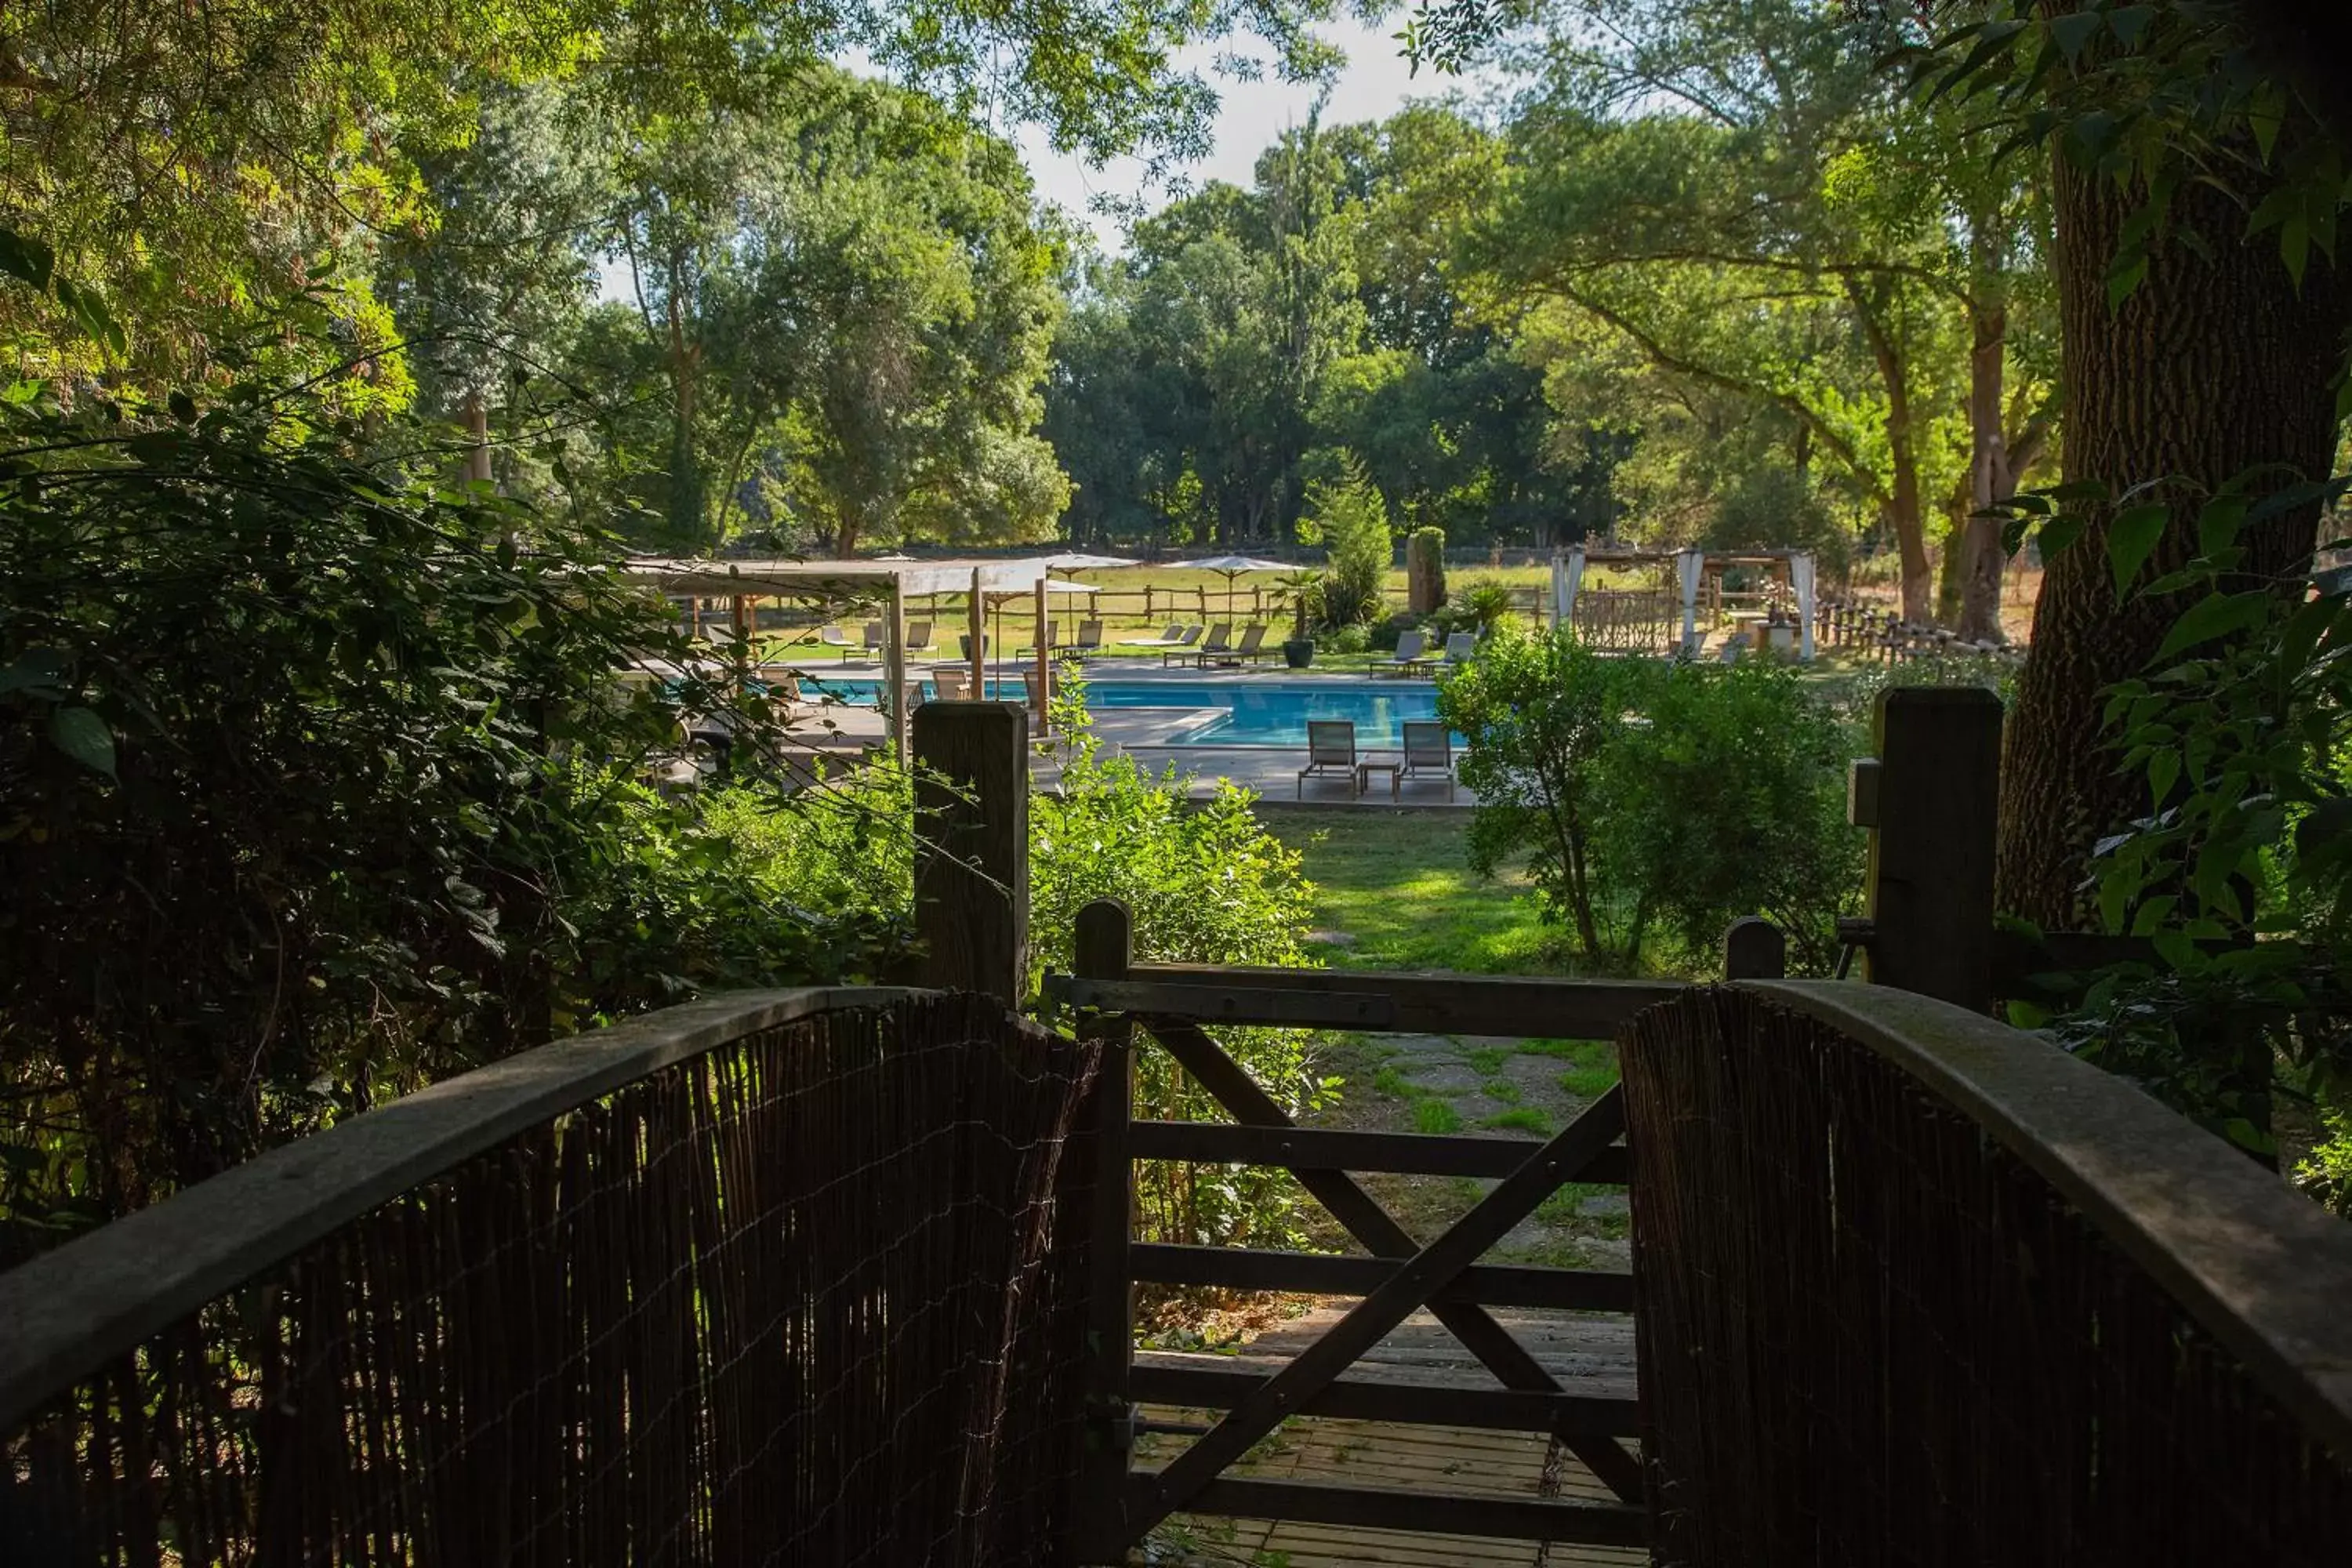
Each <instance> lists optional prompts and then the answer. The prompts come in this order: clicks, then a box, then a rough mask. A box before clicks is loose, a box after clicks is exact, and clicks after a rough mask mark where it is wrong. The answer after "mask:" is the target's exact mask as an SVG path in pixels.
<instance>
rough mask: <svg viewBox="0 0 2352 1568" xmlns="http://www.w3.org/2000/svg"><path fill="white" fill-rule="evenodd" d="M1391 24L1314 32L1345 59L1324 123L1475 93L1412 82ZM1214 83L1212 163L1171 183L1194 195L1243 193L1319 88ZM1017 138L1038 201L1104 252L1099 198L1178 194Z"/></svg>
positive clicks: (1309, 108) (1111, 240)
mask: <svg viewBox="0 0 2352 1568" xmlns="http://www.w3.org/2000/svg"><path fill="white" fill-rule="evenodd" d="M1397 26H1398V23H1397V21H1396V20H1395V19H1393V18H1391V20H1389V21H1385V22H1374V23H1364V22H1360V21H1357V20H1355V19H1354V18H1352V17H1349V18H1347V19H1345V20H1340V21H1333V22H1330V23H1327V24H1325V25H1324V26H1320V27H1318V28H1317V29H1316V31H1317V32H1318V34H1319V35H1320V36H1321V37H1324V38H1325V39H1327V40H1328V41H1329V42H1330V43H1332V44H1334V45H1337V46H1338V47H1339V48H1341V49H1343V50H1345V51H1346V52H1347V56H1348V65H1347V68H1346V69H1345V70H1344V71H1342V72H1341V73H1340V75H1339V79H1337V80H1336V81H1335V82H1333V83H1332V84H1331V86H1330V89H1329V90H1330V94H1331V96H1330V100H1329V101H1328V103H1327V104H1326V105H1325V106H1324V110H1323V122H1324V123H1325V124H1327V125H1349V124H1354V123H1356V122H1358V121H1365V120H1385V119H1387V118H1388V117H1389V116H1390V115H1391V114H1393V113H1395V112H1396V111H1397V110H1399V109H1401V108H1402V107H1403V106H1404V105H1405V103H1406V102H1407V101H1409V100H1412V99H1416V98H1442V97H1444V96H1445V95H1446V94H1447V93H1448V92H1450V91H1454V90H1456V89H1465V88H1470V87H1473V86H1475V84H1474V83H1470V82H1465V81H1464V80H1463V79H1460V78H1454V77H1444V76H1439V75H1436V74H1434V73H1433V72H1428V71H1424V72H1423V74H1422V75H1421V76H1420V77H1419V78H1418V79H1416V78H1414V77H1413V75H1412V68H1410V67H1409V66H1408V65H1407V64H1406V63H1405V59H1404V57H1403V55H1402V53H1400V52H1399V46H1398V44H1397V41H1396V38H1395V37H1394V34H1395V32H1396V30H1397ZM1182 58H1184V61H1185V63H1186V64H1187V65H1189V66H1192V67H1195V68H1200V67H1202V66H1204V65H1205V64H1206V62H1207V60H1208V59H1209V58H1211V54H1210V52H1209V51H1205V50H1203V51H1199V52H1197V53H1193V54H1191V55H1189V56H1187V57H1182ZM1213 81H1214V85H1215V86H1216V89H1217V93H1218V98H1219V103H1218V110H1217V120H1216V127H1215V132H1214V134H1215V137H1216V147H1215V150H1214V151H1213V152H1212V153H1210V154H1209V156H1208V157H1206V158H1204V159H1202V160H1201V161H1199V162H1197V163H1189V164H1186V165H1184V166H1183V167H1182V169H1181V170H1180V171H1179V172H1178V174H1177V176H1176V177H1177V178H1179V179H1181V180H1183V181H1187V182H1189V183H1190V184H1192V186H1194V187H1196V188H1197V187H1198V186H1200V185H1202V184H1207V183H1208V182H1209V181H1211V180H1223V181H1225V182H1227V183H1228V184H1236V185H1242V186H1247V185H1248V184H1250V182H1251V179H1252V172H1253V171H1254V170H1255V167H1256V165H1257V157H1258V154H1259V153H1262V152H1264V151H1265V149H1266V148H1267V147H1268V146H1270V145H1271V144H1272V143H1273V142H1274V141H1275V139H1276V138H1277V137H1278V136H1280V135H1281V134H1282V133H1283V132H1285V131H1286V130H1288V129H1289V128H1290V127H1292V126H1294V125H1301V124H1304V123H1306V121H1307V115H1308V114H1310V113H1311V112H1313V110H1314V108H1315V100H1316V97H1317V95H1318V93H1319V92H1321V91H1322V90H1323V89H1322V88H1321V87H1319V86H1318V85H1317V84H1314V83H1301V82H1284V81H1277V80H1276V79H1274V78H1273V77H1272V76H1271V75H1268V76H1266V77H1265V78H1263V79H1260V80H1257V81H1232V80H1225V79H1213ZM1013 140H1014V142H1017V143H1018V144H1019V146H1020V148H1021V152H1022V156H1023V157H1024V158H1025V159H1026V160H1027V161H1028V164H1029V173H1030V174H1031V176H1032V177H1033V178H1034V180H1035V181H1036V184H1037V195H1038V196H1039V198H1040V199H1042V200H1045V201H1049V202H1053V203H1055V204H1056V205H1059V206H1061V207H1063V208H1064V209H1065V210H1066V211H1067V212H1068V213H1069V214H1070V215H1071V216H1074V217H1076V218H1079V219H1081V220H1083V221H1085V222H1087V223H1088V224H1089V225H1091V226H1093V228H1094V230H1095V233H1096V235H1097V237H1099V238H1100V240H1101V241H1102V244H1103V247H1104V248H1105V249H1106V250H1113V251H1116V250H1118V249H1120V248H1122V244H1121V236H1120V233H1119V223H1118V219H1117V218H1115V217H1105V216H1098V215H1097V214H1095V213H1093V212H1091V211H1090V210H1089V203H1090V201H1091V199H1092V198H1093V197H1094V196H1095V195H1098V194H1103V193H1108V194H1109V195H1113V196H1118V197H1123V198H1131V197H1138V196H1139V197H1141V198H1142V199H1143V201H1144V204H1145V205H1146V207H1147V208H1148V209H1150V210H1157V209H1158V208H1160V207H1161V206H1164V205H1167V203H1168V201H1169V199H1170V197H1171V195H1174V194H1176V193H1173V192H1171V190H1169V189H1168V188H1167V187H1166V186H1165V185H1162V186H1160V187H1157V188H1150V189H1147V188H1146V187H1145V184H1144V175H1143V167H1142V164H1141V163H1140V161H1139V160H1137V159H1133V158H1120V159H1114V160H1112V162H1111V163H1108V164H1107V165H1105V166H1104V167H1103V168H1100V169H1088V168H1087V166H1086V165H1085V163H1083V162H1082V161H1081V160H1079V159H1077V158H1076V157H1071V156H1066V155H1063V154H1058V153H1054V152H1052V151H1051V150H1050V149H1049V148H1048V147H1047V146H1046V142H1045V132H1043V131H1042V130H1040V129H1039V128H1037V127H1034V126H1031V127H1027V128H1025V129H1024V130H1023V131H1022V132H1020V133H1019V134H1017V135H1016V136H1015V137H1014V138H1013Z"/></svg>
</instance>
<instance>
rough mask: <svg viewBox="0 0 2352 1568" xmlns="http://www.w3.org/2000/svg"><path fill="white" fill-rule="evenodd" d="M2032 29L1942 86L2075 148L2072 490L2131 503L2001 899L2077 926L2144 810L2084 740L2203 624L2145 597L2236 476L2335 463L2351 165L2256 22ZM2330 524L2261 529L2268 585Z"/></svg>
mask: <svg viewBox="0 0 2352 1568" xmlns="http://www.w3.org/2000/svg"><path fill="white" fill-rule="evenodd" d="M2017 20H2019V21H2021V22H2023V23H2024V24H2026V25H2024V26H2015V27H2011V26H2001V27H2000V28H1998V29H1997V30H1991V31H1988V30H1985V29H1982V28H1980V29H1978V30H1975V31H1973V32H1971V33H1969V34H1968V35H1967V36H1966V37H1962V38H1960V39H1957V40H1955V46H1956V47H1958V48H1960V49H1963V50H1967V51H1969V53H1968V54H1963V55H1962V56H1961V58H1959V60H1958V62H1957V64H1956V63H1955V62H1954V61H1952V60H1949V59H1946V60H1943V61H1941V62H1940V68H1939V69H1938V71H1937V74H1938V75H1939V76H1940V75H1943V74H1947V73H1950V74H1952V75H1953V77H1954V79H1955V80H1958V79H1961V78H1965V77H1969V76H1971V75H1976V74H1978V73H1987V74H1988V75H1989V76H1990V83H1991V85H1994V86H1996V87H1997V88H1998V89H1999V96H2000V98H2001V99H2002V100H2004V101H2007V102H2009V103H2011V104H2012V105H2015V106H2016V107H2017V108H2018V109H2019V110H2020V111H2021V114H2023V115H2026V116H2028V118H2027V119H2026V121H2025V126H2024V129H2025V131H2026V132H2027V134H2028V135H2029V136H2039V137H2042V138H2044V139H2046V144H2047V145H2049V146H2050V147H2051V149H2052V150H2053V153H2054V154H2055V156H2054V160H2053V162H2054V169H2055V178H2054V181H2053V193H2054V195H2053V208H2054V217H2055V224H2054V226H2055V233H2056V245H2055V252H2056V254H2055V270H2056V275H2057V284H2058V299H2059V309H2060V315H2061V320H2062V323H2063V338H2064V370H2063V376H2064V388H2065V407H2066V421H2067V423H2066V441H2065V472H2066V477H2067V479H2069V480H2070V481H2082V482H2084V483H2085V484H2087V485H2093V486H2096V487H2098V488H2100V489H2103V490H2104V491H2105V493H2106V494H2107V495H2108V496H2110V497H2112V498H2115V499H2113V500H2109V501H2106V502H2104V503H2092V504H2090V505H2088V506H2087V507H2086V508H2085V509H2084V523H2085V527H2084V533H2083V535H2082V537H2081V541H2080V542H2078V543H2077V544H2075V545H2074V546H2072V547H2070V548H2067V549H2064V550H2060V551H2057V552H2053V555H2052V557H2051V559H2050V562H2049V571H2048V573H2047V574H2046V575H2045V577H2044V579H2043V583H2042V597H2041V601H2040V603H2039V604H2038V605H2036V606H2035V612H2034V626H2033V655H2032V658H2031V659H2030V660H2029V661H2028V662H2027V665H2026V668H2025V672H2024V675H2023V676H2022V678H2021V680H2020V682H2019V688H2018V694H2017V700H2016V703H2015V704H2014V706H2013V708H2012V710H2011V719H2010V723H2009V730H2008V740H2007V743H2006V753H2005V756H2004V759H2003V765H2002V773H2001V822H2002V826H2001V835H2000V860H1999V878H2000V899H2001V902H2002V905H2003V907H2004V908H2006V909H2008V910H2011V911H2013V912H2015V913H2017V914H2020V915H2022V916H2024V917H2025V918H2027V919H2030V920H2032V921H2038V922H2041V923H2042V924H2044V925H2048V926H2068V925H2073V924H2075V923H2076V922H2077V921H2080V920H2081V919H2082V918H2083V916H2084V908H2083V903H2082V899H2081V891H2082V888H2083V884H2084V879H2085V876H2086V868H2087V867H2088V864H2089V860H2090V858H2091V855H2092V851H2093V848H2094V847H2095V844H2096V843H2097V842H2098V840H2099V839H2100V838H2102V837H2105V836H2106V835H2108V834H2110V833H2113V832H2115V831H2116V829H2117V828H2119V827H2121V826H2124V825H2126V824H2127V823H2128V822H2130V821H2131V820H2132V819H2133V818H2135V817H2136V816H2139V815H2140V814H2141V813H2142V812H2143V811H2144V810H2145V805H2146V795H2145V787H2146V786H2145V784H2144V783H2142V782H2141V781H2139V780H2137V779H2136V778H2133V777H2130V776H2127V775H2126V774H2125V773H2122V772H2120V771H2119V770H2118V769H2117V768H2116V758H2115V757H2114V756H2113V755H2111V754H2110V753H2109V752H2107V751H2106V750H2105V748H2102V747H2099V746H2096V745H2093V744H2086V743H2085V739H2086V737H2089V736H2092V735H2095V734H2096V733H2097V732H2098V730H2099V726H2100V717H2101V703H2102V699H2103V693H2104V692H2105V689H2107V688H2108V687H2109V686H2111V685H2112V684H2114V683H2115V682H2116V681H2117V680H2121V679H2126V678H2128V677H2132V676H2136V675H2138V674H2140V673H2141V672H2142V671H2144V670H2145V668H2147V664H2148V661H2149V660H2150V659H2151V658H2153V657H2154V655H2155V654H2156V652H2157V649H2158V646H2159V644H2160V643H2161V641H2162V639H2163V637H2164V636H2165V634H2166V632H2167V631H2168V628H2169V627H2170V626H2171V624H2172V622H2173V620H2174V618H2175V617H2176V616H2178V615H2179V611H2180V609H2181V606H2180V605H2179V604H2177V603H2175V602H2173V601H2171V600H2170V599H2168V597H2166V596H2164V595H2137V596H2126V592H2125V590H2126V589H2127V588H2128V587H2129V586H2130V585H2131V584H2132V583H2133V582H2134V581H2138V580H2144V579H2143V574H2147V573H2151V572H2154V573H2161V572H2164V571H2167V570H2168V569H2169V568H2171V567H2173V566H2176V565H2178V564H2179V563H2182V562H2184V561H2186V560H2188V559H2189V558H2190V557H2191V556H2193V555H2194V554H2195V553H2196V552H2197V551H2198V548H2199V545H2198V541H2197V539H2196V537H2195V534H2196V529H2195V522H2194V517H2195V513H2196V510H2197V507H2196V505H2195V504H2194V503H2195V501H2196V500H2197V499H2198V498H2199V497H2200V496H2201V495H2205V494H2210V492H2211V491H2212V490H2213V489H2216V488H2218V487H2219V486H2220V485H2221V483H2222V482H2223V481H2225V480H2227V479H2231V478H2232V477H2235V476H2239V475H2243V474H2246V473H2248V472H2249V471H2252V470H2255V469H2263V470H2266V472H2267V473H2268V474H2269V475H2270V476H2272V479H2271V481H2270V482H2272V483H2273V484H2280V483H2284V481H2285V480H2286V479H2288V478H2290V477H2294V476H2300V477H2303V478H2306V479H2317V478H2319V477H2322V476H2324V475H2325V474H2326V472H2327V471H2328V470H2329V468H2330V467H2331V465H2332V464H2333V462H2334V459H2335V457H2336V442H2337V437H2338V429H2339V425H2338V417H2337V407H2336V395H2335V390H2334V388H2335V384H2336V380H2337V378H2338V376H2339V374H2341V372H2342V370H2343V367H2344V364H2345V348H2346V333H2347V327H2352V287H2347V279H2345V277H2344V276H2343V273H2342V269H2341V268H2339V267H2338V266H2337V265H2336V261H2335V259H2334V257H2333V254H2332V253H2333V249H2334V234H2335V230H2336V217H2337V215H2338V213H2339V212H2340V210H2341V208H2342V206H2343V205H2344V202H2345V199H2346V190H2345V181H2344V174H2343V170H2344V168H2345V166H2346V151H2345V149H2344V147H2343V146H2342V145H2341V144H2340V143H2339V142H2337V141H2336V139H2335V137H2333V136H2332V135H2331V134H2329V133H2328V132H2327V131H2326V130H2325V129H2324V128H2323V127H2322V126H2321V125H2320V123H2319V122H2318V121H2317V120H2316V119H2315V117H2314V116H2313V115H2312V114H2311V113H2310V112H2309V111H2308V110H2306V109H2305V107H2304V105H2303V103H2302V101H2301V100H2300V99H2299V98H2298V97H2297V96H2296V95H2295V94H2294V92H2292V91H2290V90H2289V89H2286V88H2285V87H2284V85H2282V83H2281V81H2280V79H2279V78H2277V77H2276V76H2274V75H2273V74H2271V73H2270V72H2268V71H2266V70H2264V69H2263V68H2262V67H2261V65H2260V63H2259V59H2258V58H2257V56H2256V54H2255V52H2254V50H2253V48H2252V43H2251V40H2250V38H2249V36H2248V34H2247V33H2246V31H2245V29H2244V28H2243V26H2242V25H2241V24H2242V18H2241V17H2240V16H2238V15H2237V13H2236V12H2235V9H2234V7H2231V6H2227V5H2221V6H2210V7H2200V8H2198V9H2196V10H2195V11H2193V12H2192V11H2190V10H2189V9H2187V8H2147V7H2138V8H2132V9H2130V10H2128V11H2127V10H2124V9H2110V8H2106V7H2101V6H2077V5H2071V4H2065V3H2063V0H2053V3H2051V4H2049V5H2043V6H2042V7H2040V8H2039V9H2038V10H2036V11H2034V12H2032V14H2030V15H2029V16H2023V17H2021V18H2018V19H2017ZM1980 39H1981V40H1984V41H1985V42H1986V45H1987V47H1986V48H1985V50H1984V51H1983V53H1981V54H1976V53H1975V45H1976V43H1977V42H1978V41H1979V40H1980ZM1970 55H1974V60H1973V63H1972V62H1971V60H1970V58H1969V57H1970ZM1979 85H1980V86H1982V85H1986V82H1985V81H1984V80H1982V79H1980V80H1979ZM2316 519H2317V507H2316V505H2315V504H2312V505H2305V506H2282V507H2277V508H2274V509H2272V510H2270V512H2269V514H2268V515H2266V516H2263V517H2262V518H2261V519H2259V520H2258V521H2255V522H2253V523H2252V526H2250V527H2249V528H2248V529H2247V530H2246V531H2245V532H2244V533H2243V534H2242V535H2241V540H2240V542H2241V543H2242V544H2243V545H2244V546H2245V548H2246V554H2245V556H2244V558H2243V559H2242V562H2241V563H2240V569H2241V570H2242V572H2243V573H2244V574H2245V575H2246V578H2247V579H2248V580H2251V581H2258V582H2271V583H2275V584H2282V585H2293V584H2299V583H2300V580H2301V577H2300V574H2301V573H2302V571H2303V570H2304V568H2305V564H2306V563H2307V562H2308V560H2309V557H2310V554H2311V551H2312V546H2313V543H2314V538H2315V522H2316ZM2141 546H2145V549H2142V548H2141ZM2118 562H2120V563H2121V564H2122V566H2123V567H2125V568H2127V569H2128V570H2126V571H2124V572H2122V573H2121V576H2122V577H2123V579H2124V580H2123V581H2120V582H2119V581H2118V575H2119V574H2118V570H2117V565H2116V563H2118Z"/></svg>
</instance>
